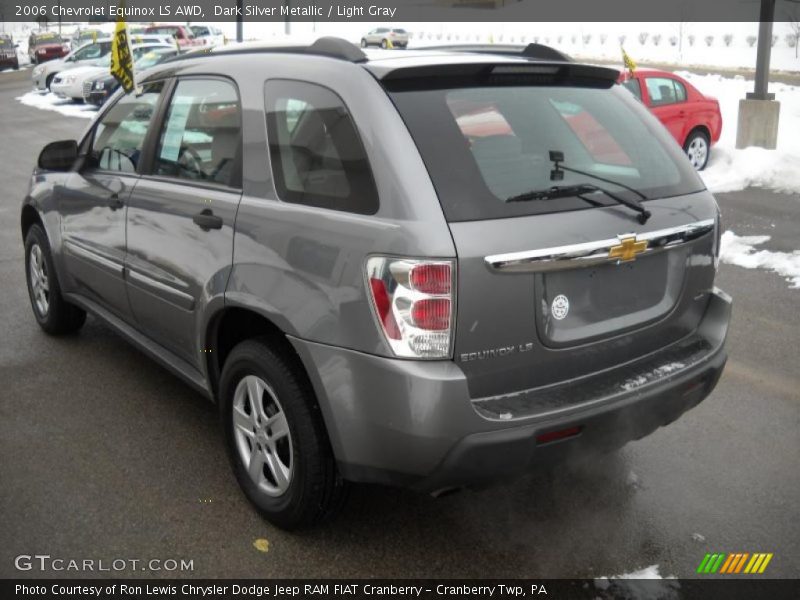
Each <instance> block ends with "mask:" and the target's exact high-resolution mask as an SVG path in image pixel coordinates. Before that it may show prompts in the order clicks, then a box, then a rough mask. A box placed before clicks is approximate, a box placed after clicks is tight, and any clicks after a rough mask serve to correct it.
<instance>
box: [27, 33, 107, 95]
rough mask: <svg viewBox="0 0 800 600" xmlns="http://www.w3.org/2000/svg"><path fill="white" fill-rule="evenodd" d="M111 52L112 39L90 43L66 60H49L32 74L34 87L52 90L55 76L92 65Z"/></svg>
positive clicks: (34, 69) (38, 66)
mask: <svg viewBox="0 0 800 600" xmlns="http://www.w3.org/2000/svg"><path fill="white" fill-rule="evenodd" d="M110 52H111V38H108V39H101V40H97V41H96V42H89V43H88V44H84V45H83V46H81V47H80V48H78V49H76V50H73V51H72V52H70V53H69V54H67V55H66V56H65V57H64V58H58V59H55V60H48V61H47V62H44V63H42V64H39V65H36V66H35V67H34V68H33V71H32V73H31V79H32V80H33V87H34V88H35V89H37V90H47V89H49V88H50V84H51V83H52V81H53V79H54V78H55V76H56V75H57V74H58V73H60V72H61V71H65V70H67V69H73V68H75V67H82V66H86V65H89V64H92V63H93V62H95V61H96V60H98V59H100V58H103V57H104V56H106V55H108V54H109V53H110Z"/></svg>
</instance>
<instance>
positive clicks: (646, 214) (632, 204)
mask: <svg viewBox="0 0 800 600" xmlns="http://www.w3.org/2000/svg"><path fill="white" fill-rule="evenodd" d="M550 160H551V161H552V162H553V170H552V171H550V179H552V180H553V181H560V180H562V179H564V171H569V172H570V173H577V174H579V175H584V176H586V177H591V178H592V179H597V180H598V181H604V182H605V183H610V184H611V185H616V186H619V187H621V188H624V189H626V190H628V191H629V192H633V193H634V194H636V195H637V196H639V198H641V199H642V200H649V198H648V197H647V196H645V195H644V194H643V193H642V192H640V191H639V190H637V189H636V188H632V187H631V186H629V185H626V184H624V183H622V182H620V181H614V180H613V179H607V178H605V177H601V176H600V175H595V174H594V173H589V172H588V171H580V170H578V169H573V168H572V167H565V166H564V165H563V164H561V163H563V162H564V153H563V152H560V151H558V150H550ZM587 185H589V184H587ZM591 187H593V188H594V189H592V190H586V191H598V192H603V193H604V194H605V195H606V196H608V197H609V198H611V199H612V200H614V201H616V202H618V203H619V204H622V205H623V206H627V207H628V208H630V209H631V210H635V211H636V212H638V213H639V215H638V217H637V220H638V221H639V222H640V223H642V224H644V223H646V222H647V219H649V218H650V214H651V213H650V211H649V210H647V209H646V208H645V207H644V206H642V203H641V202H639V201H638V200H631V199H628V198H623V197H622V196H619V195H617V194H614V193H613V192H610V191H608V190H607V189H604V188H600V187H597V186H591ZM523 195H524V194H523ZM584 200H588V199H586V198H584Z"/></svg>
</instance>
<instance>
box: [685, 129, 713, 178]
mask: <svg viewBox="0 0 800 600" xmlns="http://www.w3.org/2000/svg"><path fill="white" fill-rule="evenodd" d="M686 154H687V155H688V156H689V162H691V163H692V166H693V167H694V168H695V169H696V170H699V169H702V168H703V167H704V166H705V164H706V159H707V157H708V143H706V140H705V138H704V137H703V136H700V135H698V136H696V137H695V138H694V139H693V140H692V141H691V142H690V143H689V147H688V148H687V149H686Z"/></svg>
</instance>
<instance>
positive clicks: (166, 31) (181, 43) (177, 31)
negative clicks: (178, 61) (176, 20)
mask: <svg viewBox="0 0 800 600" xmlns="http://www.w3.org/2000/svg"><path fill="white" fill-rule="evenodd" d="M144 32H145V33H152V34H159V35H171V36H172V37H173V38H174V39H175V40H176V41H177V42H178V47H179V48H180V49H181V50H188V49H189V48H192V47H194V46H203V45H205V40H202V39H200V38H196V37H194V33H192V30H191V29H189V28H188V27H184V26H183V25H151V26H150V27H148V28H147V29H145V30H144Z"/></svg>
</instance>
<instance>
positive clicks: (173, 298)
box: [21, 38, 730, 528]
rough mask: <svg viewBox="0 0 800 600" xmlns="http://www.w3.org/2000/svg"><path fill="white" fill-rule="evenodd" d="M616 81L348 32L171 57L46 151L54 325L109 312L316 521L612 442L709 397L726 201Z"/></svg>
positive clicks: (40, 207)
mask: <svg viewBox="0 0 800 600" xmlns="http://www.w3.org/2000/svg"><path fill="white" fill-rule="evenodd" d="M616 78H617V72H616V71H614V70H611V69H606V68H601V67H594V66H587V65H581V64H576V63H574V62H570V61H568V60H566V59H565V58H564V57H560V55H558V54H557V53H555V52H553V51H552V50H550V49H547V48H543V47H541V46H534V45H532V46H529V47H527V48H525V49H522V48H519V49H517V50H515V51H514V54H513V55H512V54H509V53H508V52H506V53H505V54H490V53H488V52H471V51H469V49H468V48H462V49H461V50H459V51H447V50H439V51H427V52H419V53H413V54H411V53H409V54H408V55H404V56H403V57H401V58H397V57H394V58H386V57H385V55H383V54H381V55H380V56H379V57H373V58H370V56H369V55H368V54H365V53H364V52H362V51H361V50H359V49H358V48H356V47H354V46H352V45H350V44H348V43H346V42H344V41H341V40H337V39H331V38H323V39H321V40H319V41H317V42H316V43H314V44H313V45H311V46H309V47H300V48H298V47H283V48H275V47H272V48H238V49H237V48H235V47H228V48H226V49H224V50H221V51H212V52H209V53H208V54H205V55H195V56H192V57H185V56H184V57H180V58H178V59H175V60H173V61H171V62H167V63H164V64H163V65H159V66H157V67H155V69H154V70H151V71H149V72H148V74H146V76H144V77H143V78H142V80H141V82H140V85H141V88H140V89H139V90H138V91H136V92H134V93H131V94H124V93H122V92H117V93H116V94H115V95H114V96H112V98H111V99H110V100H109V101H108V102H107V103H106V105H105V106H104V108H103V109H102V112H101V113H100V114H99V116H98V118H97V119H96V120H95V121H94V122H93V124H92V125H91V126H90V127H89V128H88V130H87V131H86V133H85V135H84V136H83V138H82V139H81V140H80V141H77V142H76V141H65V142H54V143H51V144H49V145H48V146H46V147H45V148H44V150H43V151H42V153H41V155H40V157H39V164H38V168H37V170H36V171H35V175H34V177H33V178H32V180H31V187H30V191H29V193H28V195H27V196H26V198H25V200H24V202H23V206H22V213H21V230H22V237H23V239H24V240H25V265H26V273H27V280H28V288H29V291H30V299H31V303H32V306H33V313H34V316H35V317H36V320H37V321H38V322H39V325H40V326H41V327H42V329H44V330H45V331H46V332H48V333H51V334H65V333H70V332H75V331H76V330H78V329H79V328H80V327H81V325H82V324H83V322H84V320H85V318H86V313H87V312H89V313H92V314H93V315H94V316H95V317H97V318H99V319H101V320H102V321H104V322H105V323H107V324H108V325H110V326H111V327H113V328H114V329H116V330H117V331H118V332H119V333H120V334H122V335H123V336H124V337H126V338H127V339H128V340H130V341H131V342H132V343H134V344H135V345H137V346H138V347H139V348H141V349H142V350H143V351H144V352H146V353H147V354H149V355H151V356H152V357H153V358H155V359H156V360H157V361H159V362H160V363H162V364H164V365H166V366H167V367H168V368H170V369H171V370H172V371H173V372H174V373H175V374H177V375H178V376H180V377H182V378H183V379H184V380H185V381H187V382H188V383H189V384H190V385H192V386H193V387H194V388H196V389H197V390H198V391H199V392H200V393H201V394H203V395H205V396H207V397H208V398H209V399H210V400H212V401H214V402H216V403H217V404H218V405H219V410H220V415H221V420H222V425H223V431H224V438H225V441H226V444H227V447H228V450H229V453H230V459H231V463H232V466H233V470H234V471H235V473H236V477H237V479H238V481H239V483H240V484H241V487H242V489H243V490H244V492H245V494H246V495H247V497H248V498H249V499H250V500H251V501H252V502H253V503H254V504H255V505H256V506H257V507H258V508H259V509H260V510H261V512H262V513H263V514H264V515H265V516H266V517H267V518H268V519H269V520H270V521H272V522H273V523H275V524H277V525H279V526H281V527H285V528H293V527H299V526H303V525H309V524H311V523H314V522H317V521H319V520H320V519H322V518H323V517H325V516H327V515H329V514H331V513H332V512H333V511H334V510H335V509H336V507H337V506H338V505H339V504H340V502H341V501H342V499H343V497H344V492H345V489H346V482H353V481H355V482H380V483H386V484H392V485H398V486H407V487H410V488H413V489H416V490H420V491H424V492H430V493H439V492H441V491H443V490H448V489H452V488H457V487H461V486H465V485H470V484H478V483H485V482H487V481H492V480H495V479H497V478H504V477H510V476H513V475H517V474H521V473H525V472H527V471H529V470H530V469H532V468H534V467H535V466H536V465H542V464H552V463H553V462H554V461H561V460H565V459H568V458H570V457H574V456H581V455H585V454H586V453H594V452H603V451H609V450H613V449H615V448H618V447H620V446H622V445H623V444H625V443H626V442H628V441H630V440H633V439H637V438H641V437H642V436H645V435H647V434H649V433H650V432H652V431H653V430H655V429H656V428H658V427H659V426H661V425H664V424H667V423H669V422H671V421H673V420H674V419H676V418H678V417H679V416H680V415H681V414H682V413H683V412H685V411H686V410H688V409H690V408H692V407H693V406H695V405H696V404H697V403H699V402H700V401H701V400H702V399H703V398H705V397H706V396H707V395H708V394H709V393H710V392H711V390H712V389H713V388H714V385H715V384H716V382H717V380H718V378H719V376H720V374H721V372H722V369H723V366H724V363H725V360H726V353H725V350H724V342H725V337H726V333H727V327H728V321H729V317H730V299H729V298H728V297H727V296H726V295H725V294H724V293H723V292H721V291H720V290H718V289H716V288H715V287H714V277H715V274H716V267H717V256H718V252H719V215H718V210H717V205H716V203H715V201H714V198H713V197H712V195H711V194H710V193H709V192H708V191H707V190H706V189H705V188H704V186H703V184H702V183H701V181H700V179H699V178H698V176H697V174H696V173H695V172H694V170H693V169H692V167H691V165H690V164H689V163H688V161H687V160H686V157H685V156H684V155H683V153H682V152H681V149H680V148H679V147H678V146H677V145H676V144H675V143H674V142H673V141H672V140H671V139H670V137H669V133H668V132H666V131H665V130H664V128H663V127H662V126H661V125H660V124H659V123H658V121H656V119H655V118H654V117H653V116H651V115H650V114H649V113H648V112H647V110H646V109H645V108H644V107H642V106H641V105H640V103H639V102H637V101H636V100H635V99H634V98H633V97H632V96H631V94H629V93H628V92H627V91H626V90H624V89H623V88H621V87H620V86H618V85H617V84H616V83H615V81H616Z"/></svg>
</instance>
